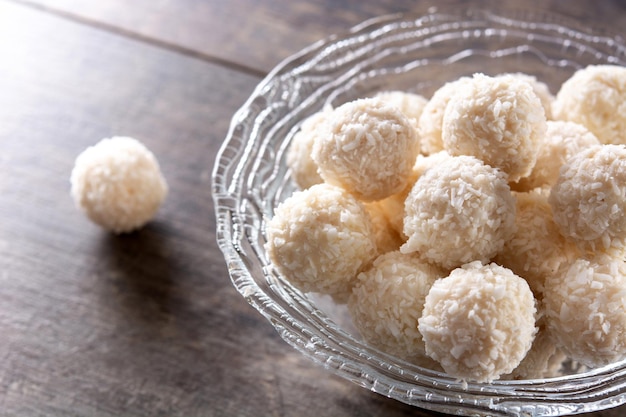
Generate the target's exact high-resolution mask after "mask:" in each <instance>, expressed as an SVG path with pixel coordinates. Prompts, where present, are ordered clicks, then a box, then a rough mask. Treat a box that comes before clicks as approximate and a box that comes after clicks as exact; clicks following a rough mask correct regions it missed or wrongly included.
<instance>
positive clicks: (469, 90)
mask: <svg viewBox="0 0 626 417" xmlns="http://www.w3.org/2000/svg"><path fill="white" fill-rule="evenodd" d="M546 129H547V126H546V116H545V111H544V109H543V106H542V104H541V101H540V100H539V98H538V97H537V95H536V94H535V92H534V90H533V88H532V86H531V85H530V84H528V82H526V81H523V80H521V79H519V78H518V77H515V76H512V75H502V76H498V77H489V76H486V75H484V74H475V75H474V77H473V78H472V79H471V82H467V83H463V85H461V86H460V88H459V91H458V92H457V93H456V94H454V95H453V96H452V97H451V98H450V101H449V103H448V105H447V106H446V110H445V113H444V116H443V125H442V132H441V135H442V136H441V137H442V140H443V144H444V147H445V149H446V150H447V151H448V152H449V153H450V154H451V155H473V156H475V157H477V158H478V159H480V160H482V161H483V162H485V163H486V164H489V165H491V166H493V167H495V168H499V169H501V170H502V171H503V172H505V173H507V174H508V176H509V180H510V181H517V180H519V179H520V178H522V177H526V176H528V175H529V174H530V172H531V170H532V168H533V167H534V165H535V161H536V159H537V151H538V149H539V143H540V141H541V140H542V139H543V136H544V135H545V132H546Z"/></svg>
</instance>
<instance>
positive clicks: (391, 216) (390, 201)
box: [377, 151, 450, 243]
mask: <svg viewBox="0 0 626 417" xmlns="http://www.w3.org/2000/svg"><path fill="white" fill-rule="evenodd" d="M449 157H450V155H448V153H447V152H446V151H440V152H437V153H434V154H431V155H427V156H425V155H421V154H420V155H417V159H416V160H415V165H413V171H412V172H411V176H410V177H409V183H408V185H407V186H406V187H405V188H404V189H403V190H402V191H400V192H398V193H395V194H394V195H392V196H389V197H387V198H385V199H383V200H380V201H377V203H378V205H379V206H380V207H381V210H382V211H383V212H384V213H385V215H386V216H387V219H388V220H389V223H390V225H391V227H393V228H394V229H395V230H396V231H397V232H398V234H399V235H400V236H402V238H403V240H404V202H405V200H406V198H407V196H408V195H409V193H410V192H411V189H412V188H413V185H414V184H415V181H417V179H418V178H419V177H420V176H422V174H423V173H424V172H425V171H426V170H427V169H428V168H430V167H432V166H435V165H437V164H438V163H439V162H440V161H443V160H444V159H445V158H449ZM402 243H404V242H402Z"/></svg>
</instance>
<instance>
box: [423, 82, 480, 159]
mask: <svg viewBox="0 0 626 417" xmlns="http://www.w3.org/2000/svg"><path fill="white" fill-rule="evenodd" d="M471 80H472V79H471V78H470V77H461V78H458V79H456V80H454V81H450V82H447V83H445V84H444V85H442V86H441V87H439V88H438V89H437V90H436V91H435V93H434V94H433V95H432V97H431V98H430V100H428V103H426V105H425V106H424V109H423V110H422V114H421V115H420V118H419V121H418V133H419V137H420V146H421V151H422V153H423V154H425V155H431V154H434V153H437V152H441V151H443V150H444V146H443V140H442V139H441V129H442V125H443V115H444V113H445V111H446V106H447V105H448V102H449V101H450V98H451V97H452V96H453V95H454V94H456V93H457V92H458V91H459V89H460V88H462V86H463V84H465V83H467V82H471Z"/></svg>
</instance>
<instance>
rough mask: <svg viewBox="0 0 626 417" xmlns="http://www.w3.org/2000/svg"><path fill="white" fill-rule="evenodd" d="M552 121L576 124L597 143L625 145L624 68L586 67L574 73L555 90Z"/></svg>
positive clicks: (625, 79)
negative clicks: (592, 136) (596, 140)
mask: <svg viewBox="0 0 626 417" xmlns="http://www.w3.org/2000/svg"><path fill="white" fill-rule="evenodd" d="M552 110H553V114H554V118H555V119H559V120H569V121H572V122H576V123H580V124H582V125H583V126H585V127H586V128H587V129H589V130H590V131H591V132H592V133H593V134H594V135H596V137H597V138H598V140H600V142H601V143H611V144H626V135H625V134H624V132H626V67H622V66H619V65H590V66H588V67H585V68H583V69H580V70H578V71H576V72H575V73H574V74H573V75H572V76H571V77H570V78H569V79H568V80H566V81H565V82H564V83H563V84H562V85H561V88H560V90H559V91H558V93H557V95H556V98H555V100H554V103H553V106H552Z"/></svg>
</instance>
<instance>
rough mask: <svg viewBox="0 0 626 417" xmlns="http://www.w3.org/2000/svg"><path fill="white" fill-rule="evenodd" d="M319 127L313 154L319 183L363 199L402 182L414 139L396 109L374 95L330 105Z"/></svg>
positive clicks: (408, 170)
mask: <svg viewBox="0 0 626 417" xmlns="http://www.w3.org/2000/svg"><path fill="white" fill-rule="evenodd" d="M320 127H324V128H325V129H324V130H323V131H320V132H318V133H319V134H317V135H316V136H315V138H316V139H315V143H314V144H313V151H312V157H313V160H314V161H315V163H316V164H317V166H318V169H319V173H320V175H321V177H322V178H323V179H324V181H326V182H327V183H329V184H333V185H337V186H340V187H342V188H344V189H346V190H347V191H349V192H351V193H353V194H354V195H355V196H357V197H358V198H359V199H361V200H364V201H374V200H380V199H383V198H385V197H388V196H390V195H392V194H394V193H396V192H398V191H400V190H402V189H403V188H404V187H405V186H406V184H407V182H408V180H409V176H410V175H411V169H412V168H413V164H414V163H415V159H416V157H417V154H418V153H419V141H418V140H417V132H416V131H415V129H414V128H413V126H412V125H411V123H410V121H409V120H408V119H407V117H406V116H404V114H402V113H401V112H400V110H398V109H396V108H395V107H393V106H390V105H388V104H385V102H384V101H383V100H381V99H378V98H366V99H358V100H354V101H351V102H348V103H345V104H343V105H341V106H339V107H337V108H336V109H334V110H333V111H332V114H331V115H330V117H329V123H325V124H324V125H323V126H320Z"/></svg>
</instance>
